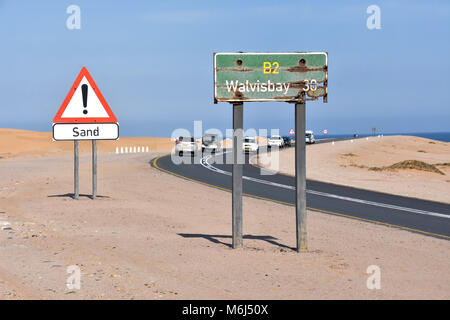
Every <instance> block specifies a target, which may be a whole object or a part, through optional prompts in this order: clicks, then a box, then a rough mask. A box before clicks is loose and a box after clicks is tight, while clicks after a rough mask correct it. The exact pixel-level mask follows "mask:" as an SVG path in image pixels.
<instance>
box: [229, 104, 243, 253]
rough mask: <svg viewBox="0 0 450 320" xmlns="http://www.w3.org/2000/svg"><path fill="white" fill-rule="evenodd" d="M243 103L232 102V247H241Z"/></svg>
mask: <svg viewBox="0 0 450 320" xmlns="http://www.w3.org/2000/svg"><path fill="white" fill-rule="evenodd" d="M243 121H244V104H243V103H237V104H233V176H232V180H233V182H232V184H233V186H232V202H233V205H232V207H233V208H232V211H233V213H232V216H233V249H236V248H238V247H242V169H243V163H242V153H243V142H242V139H243Z"/></svg>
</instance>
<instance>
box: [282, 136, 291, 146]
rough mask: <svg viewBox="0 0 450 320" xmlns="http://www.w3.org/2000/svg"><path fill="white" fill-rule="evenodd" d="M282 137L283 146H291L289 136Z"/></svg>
mask: <svg viewBox="0 0 450 320" xmlns="http://www.w3.org/2000/svg"><path fill="white" fill-rule="evenodd" d="M282 138H283V141H284V146H285V147H292V145H293V142H292V139H291V137H282Z"/></svg>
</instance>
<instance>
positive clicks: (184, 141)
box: [175, 137, 198, 157]
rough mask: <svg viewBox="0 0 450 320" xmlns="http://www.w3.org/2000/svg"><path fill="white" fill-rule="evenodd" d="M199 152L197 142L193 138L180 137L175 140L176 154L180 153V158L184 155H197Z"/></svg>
mask: <svg viewBox="0 0 450 320" xmlns="http://www.w3.org/2000/svg"><path fill="white" fill-rule="evenodd" d="M197 150H198V146H197V142H195V139H194V138H192V137H179V138H178V139H177V140H175V152H176V153H178V155H179V156H180V157H182V156H183V154H184V153H190V154H191V155H195V153H196V152H197Z"/></svg>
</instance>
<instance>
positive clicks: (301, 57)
mask: <svg viewBox="0 0 450 320" xmlns="http://www.w3.org/2000/svg"><path fill="white" fill-rule="evenodd" d="M320 97H322V98H323V101H324V102H327V98H328V53H326V52H292V53H248V52H245V53H244V52H238V53H214V103H217V102H229V103H231V104H233V130H234V131H236V130H239V129H241V130H242V128H243V127H242V122H243V119H242V118H240V119H239V120H240V121H236V119H238V118H239V117H238V115H239V114H240V117H242V109H243V103H244V102H261V101H283V102H289V103H295V132H296V136H297V137H296V143H295V181H296V182H295V187H296V196H295V198H296V206H295V208H296V210H295V211H296V236H297V251H299V252H300V251H306V250H307V249H308V245H307V228H306V164H305V160H306V152H305V129H306V126H305V112H306V110H305V109H306V103H305V101H306V100H318V99H319V98H320ZM237 108H240V113H239V112H238V110H237ZM237 123H238V125H237ZM241 133H242V132H241ZM233 137H234V138H233V153H234V156H233V159H234V162H233V176H232V180H233V183H232V185H233V187H232V188H233V190H232V195H233V197H232V201H233V205H232V208H233V214H232V217H233V248H237V247H239V246H241V245H242V164H239V163H237V159H239V157H238V155H237V154H236V153H240V152H243V150H242V134H240V135H238V134H236V132H235V133H234V134H233Z"/></svg>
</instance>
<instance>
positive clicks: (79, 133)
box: [53, 123, 119, 140]
mask: <svg viewBox="0 0 450 320" xmlns="http://www.w3.org/2000/svg"><path fill="white" fill-rule="evenodd" d="M53 139H54V140H117V139H119V124H117V123H55V124H53Z"/></svg>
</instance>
